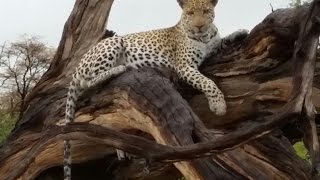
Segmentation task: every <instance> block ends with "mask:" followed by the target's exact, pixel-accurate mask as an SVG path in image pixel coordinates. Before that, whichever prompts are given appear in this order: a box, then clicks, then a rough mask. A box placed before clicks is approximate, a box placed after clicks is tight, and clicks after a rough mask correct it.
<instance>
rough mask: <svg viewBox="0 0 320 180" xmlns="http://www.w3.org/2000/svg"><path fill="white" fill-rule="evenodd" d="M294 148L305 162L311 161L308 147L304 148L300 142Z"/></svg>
mask: <svg viewBox="0 0 320 180" xmlns="http://www.w3.org/2000/svg"><path fill="white" fill-rule="evenodd" d="M293 148H294V149H295V151H296V153H297V155H298V156H299V157H301V158H302V159H305V160H309V159H310V157H309V153H308V150H307V149H306V147H305V146H304V144H303V142H302V141H299V142H297V143H295V144H294V145H293Z"/></svg>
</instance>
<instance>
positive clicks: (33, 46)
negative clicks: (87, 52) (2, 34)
mask: <svg viewBox="0 0 320 180" xmlns="http://www.w3.org/2000/svg"><path fill="white" fill-rule="evenodd" d="M0 49H1V51H0V87H1V91H0V92H1V93H2V94H3V96H2V98H1V99H2V104H1V106H2V107H5V106H6V107H7V108H8V109H10V111H11V112H20V109H21V108H22V107H23V106H24V102H25V98H26V96H27V95H28V93H29V91H30V90H31V89H32V88H33V87H34V85H35V84H36V83H37V82H38V81H39V79H40V77H41V76H42V75H43V73H44V72H45V71H46V70H47V69H48V66H49V64H50V61H51V59H52V57H53V54H54V50H53V49H52V48H50V47H48V46H47V45H46V44H45V43H43V42H42V41H41V40H40V39H39V38H38V37H36V36H27V35H24V36H22V37H21V38H20V39H19V40H17V41H15V42H12V43H10V44H9V45H8V46H7V45H5V44H4V45H2V46H1V48H0Z"/></svg>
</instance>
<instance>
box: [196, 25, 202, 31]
mask: <svg viewBox="0 0 320 180" xmlns="http://www.w3.org/2000/svg"><path fill="white" fill-rule="evenodd" d="M195 26H196V28H198V31H200V32H201V31H202V28H203V27H204V25H201V24H197V25H195Z"/></svg>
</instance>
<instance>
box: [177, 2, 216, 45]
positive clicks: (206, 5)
mask: <svg viewBox="0 0 320 180" xmlns="http://www.w3.org/2000/svg"><path fill="white" fill-rule="evenodd" d="M177 1H178V3H179V5H180V7H181V8H182V17H181V21H180V23H181V25H182V28H183V29H184V31H185V32H186V34H187V35H188V37H189V38H191V39H195V40H198V41H202V42H208V41H210V39H212V38H213V37H214V36H216V34H217V31H218V30H217V28H216V26H215V25H214V24H213V20H214V17H215V12H214V8H215V6H216V4H217V2H218V0H177Z"/></svg>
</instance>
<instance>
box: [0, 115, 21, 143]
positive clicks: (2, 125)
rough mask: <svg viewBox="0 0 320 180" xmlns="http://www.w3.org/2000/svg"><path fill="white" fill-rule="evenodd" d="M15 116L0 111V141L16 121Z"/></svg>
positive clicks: (0, 141) (5, 136)
mask: <svg viewBox="0 0 320 180" xmlns="http://www.w3.org/2000/svg"><path fill="white" fill-rule="evenodd" d="M16 120H17V117H11V116H10V114H8V113H2V112H0V143H2V142H3V141H4V140H5V139H6V138H7V136H8V135H9V133H10V132H11V130H12V129H13V127H14V125H15V123H16Z"/></svg>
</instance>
